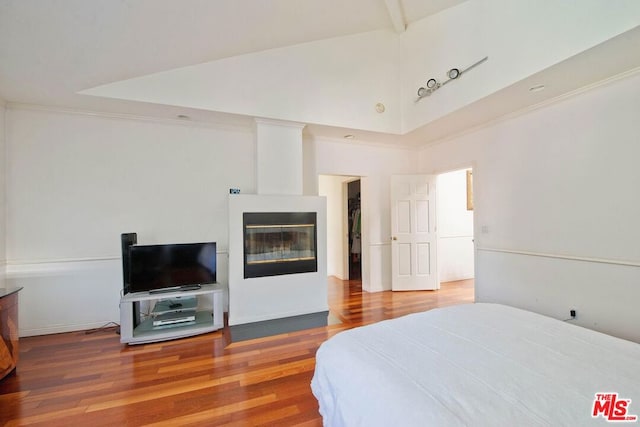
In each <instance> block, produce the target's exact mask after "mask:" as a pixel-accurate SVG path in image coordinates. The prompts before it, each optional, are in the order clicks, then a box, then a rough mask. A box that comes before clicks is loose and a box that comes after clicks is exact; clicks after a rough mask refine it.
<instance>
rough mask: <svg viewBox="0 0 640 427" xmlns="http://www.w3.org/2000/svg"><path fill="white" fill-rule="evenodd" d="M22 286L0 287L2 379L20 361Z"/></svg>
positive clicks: (0, 371) (0, 359)
mask: <svg viewBox="0 0 640 427" xmlns="http://www.w3.org/2000/svg"><path fill="white" fill-rule="evenodd" d="M21 289H22V288H0V379H2V378H4V377H6V376H7V375H8V374H9V373H11V372H12V371H13V370H14V369H15V368H16V365H17V363H18V352H19V349H18V292H20V290H21Z"/></svg>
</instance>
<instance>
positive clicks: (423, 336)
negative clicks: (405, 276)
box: [311, 303, 640, 427]
mask: <svg viewBox="0 0 640 427" xmlns="http://www.w3.org/2000/svg"><path fill="white" fill-rule="evenodd" d="M311 388H312V391H313V393H314V395H315V396H316V398H317V399H318V402H319V406H320V413H321V415H322V417H323V421H324V425H325V426H367V427H371V426H396V427H409V426H457V425H460V426H516V425H517V426H563V425H567V426H577V425H579V426H585V425H600V426H602V425H607V424H608V423H607V420H611V417H612V416H613V417H614V418H615V417H624V418H625V420H621V421H632V420H633V417H634V416H635V415H640V345H639V344H637V343H633V342H629V341H625V340H622V339H618V338H614V337H611V336H609V335H605V334H601V333H598V332H595V331H592V330H588V329H585V328H581V327H578V326H575V325H572V324H570V323H568V322H562V321H559V320H556V319H552V318H549V317H546V316H542V315H539V314H535V313H532V312H528V311H524V310H520V309H516V308H513V307H508V306H503V305H498V304H482V303H476V304H463V305H458V306H452V307H447V308H441V309H434V310H430V311H426V312H423V313H417V314H412V315H408V316H405V317H402V318H398V319H393V320H387V321H383V322H379V323H376V324H372V325H368V326H364V327H360V328H355V329H352V330H349V331H345V332H342V333H339V334H338V335H336V336H334V337H332V338H330V339H329V340H328V341H326V342H325V343H323V344H322V345H321V346H320V348H319V349H318V352H317V355H316V368H315V373H314V377H313V380H312V383H311ZM598 394H600V396H597V395H598ZM614 394H615V397H613V396H614ZM612 399H614V400H615V399H617V401H618V402H617V406H626V410H625V411H624V414H622V411H621V410H619V411H617V412H616V411H614V409H615V406H616V403H613V404H612V403H607V402H610V401H611V400H612ZM629 399H630V400H631V401H630V402H628V400H629ZM596 400H597V401H598V403H596V402H595V401H596ZM620 401H627V402H626V405H624V404H620V403H619V402H620ZM594 405H595V406H596V407H597V410H596V413H595V417H594ZM609 407H611V408H612V409H611V410H609V409H607V408H609ZM614 412H616V413H617V415H615V414H614ZM612 414H614V415H612ZM621 414H622V415H621ZM627 418H628V419H627Z"/></svg>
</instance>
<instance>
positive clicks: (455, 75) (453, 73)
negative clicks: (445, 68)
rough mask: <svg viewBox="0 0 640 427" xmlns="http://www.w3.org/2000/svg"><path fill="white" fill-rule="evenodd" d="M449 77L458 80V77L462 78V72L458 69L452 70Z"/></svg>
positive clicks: (448, 74)
mask: <svg viewBox="0 0 640 427" xmlns="http://www.w3.org/2000/svg"><path fill="white" fill-rule="evenodd" d="M447 76H449V78H450V79H451V80H453V79H457V78H458V77H460V70H458V69H457V68H452V69H450V70H449V72H448V73H447Z"/></svg>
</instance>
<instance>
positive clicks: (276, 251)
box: [243, 212, 318, 279]
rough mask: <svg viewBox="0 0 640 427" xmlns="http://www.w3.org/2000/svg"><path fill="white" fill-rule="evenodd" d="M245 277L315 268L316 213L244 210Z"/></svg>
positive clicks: (303, 271) (300, 271)
mask: <svg viewBox="0 0 640 427" xmlns="http://www.w3.org/2000/svg"><path fill="white" fill-rule="evenodd" d="M243 226H244V278H245V279H248V278H251V277H265V276H277V275H281V274H296V273H309V272H316V271H318V259H317V257H316V252H317V243H316V241H317V230H316V213H315V212H245V213H244V214H243Z"/></svg>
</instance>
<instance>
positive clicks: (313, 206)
mask: <svg viewBox="0 0 640 427" xmlns="http://www.w3.org/2000/svg"><path fill="white" fill-rule="evenodd" d="M245 212H316V215H317V259H318V271H316V272H313V273H300V274H286V275H281V276H268V277H255V278H249V279H245V278H244V274H243V271H244V270H243V269H244V241H243V240H244V230H243V221H242V218H243V213H245ZM326 224H327V209H326V199H325V198H324V197H315V196H286V195H274V196H267V195H244V194H243V195H241V194H237V195H234V194H230V195H229V325H230V326H233V325H241V324H246V323H253V322H262V321H267V320H273V319H280V318H285V317H293V316H299V315H304V314H312V313H319V312H323V311H327V310H328V304H327V229H326V227H327V225H326Z"/></svg>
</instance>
